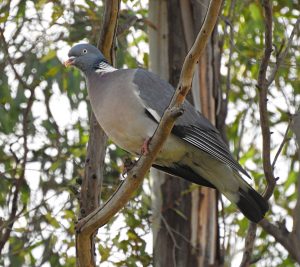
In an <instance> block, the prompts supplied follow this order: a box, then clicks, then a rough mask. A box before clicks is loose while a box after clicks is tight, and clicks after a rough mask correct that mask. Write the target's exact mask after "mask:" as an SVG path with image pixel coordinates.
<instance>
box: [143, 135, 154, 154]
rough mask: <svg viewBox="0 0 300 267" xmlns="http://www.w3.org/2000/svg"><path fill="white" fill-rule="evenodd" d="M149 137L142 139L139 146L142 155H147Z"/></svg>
mask: <svg viewBox="0 0 300 267" xmlns="http://www.w3.org/2000/svg"><path fill="white" fill-rule="evenodd" d="M151 139H152V137H150V138H148V139H146V140H145V141H144V143H143V145H142V148H141V153H142V155H147V154H148V153H149V144H150V141H151Z"/></svg>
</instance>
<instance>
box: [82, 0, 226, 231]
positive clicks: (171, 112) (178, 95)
mask: <svg viewBox="0 0 300 267" xmlns="http://www.w3.org/2000/svg"><path fill="white" fill-rule="evenodd" d="M221 3H222V1H221V0H212V1H211V3H210V6H209V8H208V12H207V15H206V18H205V21H204V23H203V25H202V27H201V30H200V32H199V34H198V36H197V38H196V41H195V43H194V45H193V47H192V48H191V50H190V52H189V53H188V55H187V56H186V58H185V61H184V64H183V68H182V72H181V76H180V81H179V84H178V86H177V89H176V92H175V94H174V96H173V98H172V100H171V103H170V105H169V107H168V108H167V109H166V111H165V113H164V115H163V117H162V119H161V121H160V123H159V126H158V128H157V129H156V131H155V133H154V135H153V137H152V139H151V142H150V144H149V151H150V152H149V153H148V154H147V155H142V156H141V157H140V159H139V160H138V162H137V163H136V165H135V166H134V167H133V168H132V169H131V170H130V171H129V172H128V176H127V178H126V180H125V181H124V182H123V183H122V184H121V185H120V187H119V188H118V190H117V191H116V192H115V194H114V195H113V197H111V198H110V199H109V200H108V201H107V203H105V204H104V206H102V207H101V208H99V209H97V210H95V211H94V212H93V213H91V214H90V215H89V216H87V217H86V218H84V219H82V220H81V221H79V223H78V225H77V227H76V228H77V231H80V232H87V233H93V232H94V231H95V230H96V229H98V228H99V227H101V226H103V225H104V224H105V223H107V222H108V221H109V219H110V218H111V217H112V216H114V215H115V214H116V213H117V212H118V211H119V210H120V209H121V208H122V207H123V206H124V205H125V204H126V203H127V202H128V201H129V199H130V197H131V195H132V194H133V192H134V191H135V190H136V189H137V188H138V187H139V185H140V184H141V182H142V181H143V178H144V176H145V175H146V173H147V172H148V170H149V169H150V167H151V165H152V163H153V161H154V160H155V158H156V156H157V155H158V153H159V151H160V148H161V147H162V145H163V143H164V141H165V140H166V139H167V137H168V136H169V134H170V132H171V130H172V128H173V125H174V122H175V120H176V118H177V117H178V116H180V115H181V114H182V112H183V111H182V108H181V105H182V103H183V102H184V99H185V96H186V95H187V93H188V91H189V89H190V87H191V82H192V78H193V73H194V69H195V64H196V62H197V61H198V59H199V57H200V55H201V53H202V52H203V51H204V48H205V45H206V43H207V40H208V37H209V36H210V34H211V32H212V30H213V28H214V26H215V23H216V21H217V17H218V13H219V9H220V6H221Z"/></svg>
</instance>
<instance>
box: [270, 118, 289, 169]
mask: <svg viewBox="0 0 300 267" xmlns="http://www.w3.org/2000/svg"><path fill="white" fill-rule="evenodd" d="M291 123H292V120H291V119H290V120H289V122H288V125H287V127H286V130H285V133H284V136H283V139H282V141H281V144H280V146H279V148H278V150H277V152H276V155H275V157H274V159H273V162H272V168H273V170H274V168H275V164H276V162H277V159H278V157H279V155H280V153H281V151H282V149H283V147H284V145H285V143H286V142H287V141H288V140H289V138H288V133H289V130H290V127H291Z"/></svg>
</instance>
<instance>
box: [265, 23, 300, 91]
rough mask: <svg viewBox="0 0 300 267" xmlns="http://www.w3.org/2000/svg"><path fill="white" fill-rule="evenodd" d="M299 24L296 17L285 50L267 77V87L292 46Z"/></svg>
mask: <svg viewBox="0 0 300 267" xmlns="http://www.w3.org/2000/svg"><path fill="white" fill-rule="evenodd" d="M299 24H300V17H298V19H297V21H296V23H295V24H294V27H293V30H292V32H291V34H290V37H289V39H288V42H287V45H286V48H285V49H284V51H283V52H281V53H280V54H279V55H278V56H277V58H276V64H275V67H274V68H273V70H272V72H271V74H270V75H269V77H268V86H270V85H271V83H272V82H273V81H274V79H275V76H276V74H277V72H278V70H279V68H280V66H281V64H282V62H283V60H284V59H285V57H286V55H287V53H288V51H289V49H290V47H291V45H292V42H293V39H294V36H295V34H296V32H297V31H298V27H299Z"/></svg>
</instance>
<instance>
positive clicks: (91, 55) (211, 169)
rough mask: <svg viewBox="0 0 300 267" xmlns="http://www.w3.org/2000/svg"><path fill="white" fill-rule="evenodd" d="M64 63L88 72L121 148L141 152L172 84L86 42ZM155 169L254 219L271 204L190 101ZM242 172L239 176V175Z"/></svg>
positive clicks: (102, 118) (106, 125)
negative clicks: (216, 195) (123, 65)
mask: <svg viewBox="0 0 300 267" xmlns="http://www.w3.org/2000/svg"><path fill="white" fill-rule="evenodd" d="M66 65H74V66H76V67H78V68H79V69H80V70H82V72H83V73H84V75H85V77H86V81H87V87H88V91H89V96H90V101H91V105H92V108H93V111H94V113H95V115H96V118H97V120H98V122H99V123H100V125H101V126H102V128H103V129H104V131H105V132H106V133H107V135H108V136H109V137H110V138H111V139H112V140H113V141H114V142H115V143H116V144H117V145H118V146H120V147H121V148H123V149H125V150H127V151H129V152H130V153H133V154H139V153H140V151H141V147H142V145H143V143H144V141H145V140H147V139H148V138H150V137H151V136H152V135H153V133H154V131H155V129H156V127H157V124H158V122H159V120H160V118H161V117H162V115H163V113H164V111H165V109H166V108H167V106H168V105H169V103H170V100H171V98H172V95H173V93H174V88H173V87H172V86H171V85H170V84H169V83H167V82H166V81H164V80H162V79H160V78H159V77H158V76H157V75H155V74H153V73H151V72H148V71H146V70H143V69H123V70H117V69H115V68H113V67H112V66H110V65H108V64H107V62H106V60H105V58H104V56H103V55H102V54H101V52H100V51H99V50H98V49H97V48H95V47H93V46H91V45H88V44H80V45H76V46H74V47H73V48H72V49H71V50H70V52H69V60H68V61H67V62H66ZM183 108H184V114H183V115H182V116H181V117H179V118H178V119H177V120H176V122H175V126H174V128H173V130H172V133H171V135H170V136H169V137H168V139H167V141H166V142H165V144H164V145H163V148H162V149H161V152H160V154H159V155H158V157H157V159H156V161H155V163H154V165H153V166H154V167H156V168H158V169H160V170H163V171H165V172H168V173H170V174H173V175H177V176H180V177H182V178H185V179H187V180H190V181H192V182H194V183H197V184H201V185H205V186H209V187H212V188H217V189H218V190H219V191H221V192H222V193H223V194H224V195H225V196H226V197H227V198H228V199H229V200H230V201H232V202H233V203H235V204H236V205H237V206H238V207H239V208H240V209H241V211H242V212H243V213H244V214H245V216H247V217H248V218H249V219H250V220H252V221H255V222H258V221H260V220H261V219H262V218H263V216H264V214H265V213H266V211H267V210H268V204H267V202H266V201H265V200H264V199H263V198H262V197H261V196H260V195H259V194H258V193H257V192H256V191H255V190H254V189H253V188H252V187H251V186H250V185H249V184H248V183H246V182H245V181H244V180H243V178H242V176H241V174H244V175H245V176H247V177H250V176H249V174H248V173H247V172H246V171H245V170H244V169H243V168H242V167H241V166H240V164H239V163H238V162H237V161H236V160H235V159H234V158H233V156H232V155H231V153H230V152H229V149H228V147H227V146H226V144H225V143H224V142H223V140H222V139H221V136H220V134H219V132H218V130H217V129H216V128H215V127H214V126H213V125H212V124H211V123H210V122H209V121H208V120H207V119H206V118H204V117H203V116H202V115H201V114H200V113H199V112H197V111H196V110H195V109H194V107H193V106H192V105H191V104H190V103H189V102H187V101H185V102H184V104H183ZM240 173H241V174H240Z"/></svg>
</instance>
